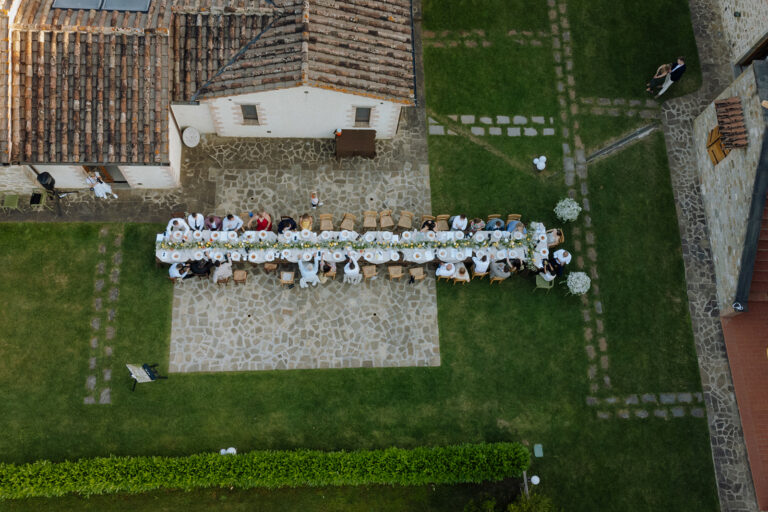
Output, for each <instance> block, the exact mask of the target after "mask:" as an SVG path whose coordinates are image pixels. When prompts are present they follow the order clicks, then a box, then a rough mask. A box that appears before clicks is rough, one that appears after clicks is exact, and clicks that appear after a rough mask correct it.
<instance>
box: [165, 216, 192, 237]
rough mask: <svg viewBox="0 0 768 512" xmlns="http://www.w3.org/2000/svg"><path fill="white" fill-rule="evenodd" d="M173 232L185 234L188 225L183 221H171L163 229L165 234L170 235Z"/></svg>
mask: <svg viewBox="0 0 768 512" xmlns="http://www.w3.org/2000/svg"><path fill="white" fill-rule="evenodd" d="M174 231H181V232H182V233H187V232H188V231H189V225H187V223H186V222H185V221H184V219H171V220H169V221H168V225H167V226H166V227H165V232H166V233H167V234H169V235H170V234H171V233H173V232H174Z"/></svg>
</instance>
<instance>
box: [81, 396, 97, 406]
mask: <svg viewBox="0 0 768 512" xmlns="http://www.w3.org/2000/svg"><path fill="white" fill-rule="evenodd" d="M83 403H84V404H85V405H92V404H95V403H96V400H95V399H94V398H93V397H92V396H87V397H85V398H83Z"/></svg>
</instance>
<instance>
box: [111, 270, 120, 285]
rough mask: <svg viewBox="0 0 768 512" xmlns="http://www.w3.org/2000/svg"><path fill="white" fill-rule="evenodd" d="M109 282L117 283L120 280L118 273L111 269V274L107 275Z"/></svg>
mask: <svg viewBox="0 0 768 512" xmlns="http://www.w3.org/2000/svg"><path fill="white" fill-rule="evenodd" d="M109 280H110V281H112V282H113V283H117V282H118V281H119V280H120V271H119V270H118V269H116V268H115V269H112V272H110V273H109Z"/></svg>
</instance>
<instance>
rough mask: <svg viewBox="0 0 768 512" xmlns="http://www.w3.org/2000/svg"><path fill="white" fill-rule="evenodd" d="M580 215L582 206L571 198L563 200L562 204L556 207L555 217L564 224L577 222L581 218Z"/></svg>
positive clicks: (559, 203)
mask: <svg viewBox="0 0 768 512" xmlns="http://www.w3.org/2000/svg"><path fill="white" fill-rule="evenodd" d="M579 213H581V206H579V203H577V202H576V201H574V200H573V199H571V198H570V197H566V198H565V199H561V200H560V202H558V203H557V205H555V215H557V218H558V219H560V220H562V221H563V222H570V221H574V220H576V219H577V218H578V217H579Z"/></svg>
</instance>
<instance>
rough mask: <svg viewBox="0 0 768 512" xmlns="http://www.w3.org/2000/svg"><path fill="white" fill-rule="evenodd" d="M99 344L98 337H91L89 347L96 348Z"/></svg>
mask: <svg viewBox="0 0 768 512" xmlns="http://www.w3.org/2000/svg"><path fill="white" fill-rule="evenodd" d="M98 346H99V338H91V348H96V347H98Z"/></svg>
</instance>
